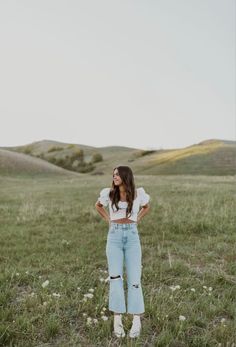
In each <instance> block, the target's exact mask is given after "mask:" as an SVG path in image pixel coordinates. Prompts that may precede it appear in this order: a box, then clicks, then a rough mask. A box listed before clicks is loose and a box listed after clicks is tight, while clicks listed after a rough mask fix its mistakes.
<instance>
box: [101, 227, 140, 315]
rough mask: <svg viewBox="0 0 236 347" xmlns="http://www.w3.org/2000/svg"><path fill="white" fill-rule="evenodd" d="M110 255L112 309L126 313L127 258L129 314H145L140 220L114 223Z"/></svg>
mask: <svg viewBox="0 0 236 347" xmlns="http://www.w3.org/2000/svg"><path fill="white" fill-rule="evenodd" d="M106 256H107V261H108V272H109V310H110V311H114V312H116V313H124V312H126V305H125V294H124V285H123V282H124V279H123V260H125V267H126V272H127V285H128V300H127V301H128V307H127V313H132V314H135V313H136V314H139V313H143V312H144V299H143V291H142V286H141V272H142V252H141V244H140V238H139V232H138V228H137V223H135V222H134V223H126V224H121V223H114V222H111V223H110V226H109V231H108V235H107V243H106Z"/></svg>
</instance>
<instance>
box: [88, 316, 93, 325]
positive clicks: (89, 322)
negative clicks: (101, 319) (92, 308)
mask: <svg viewBox="0 0 236 347" xmlns="http://www.w3.org/2000/svg"><path fill="white" fill-rule="evenodd" d="M91 323H92V318H91V317H87V325H91Z"/></svg>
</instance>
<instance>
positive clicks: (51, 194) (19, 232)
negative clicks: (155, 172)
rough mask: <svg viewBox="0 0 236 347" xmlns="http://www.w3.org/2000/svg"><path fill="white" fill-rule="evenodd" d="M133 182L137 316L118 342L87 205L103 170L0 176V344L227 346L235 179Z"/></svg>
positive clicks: (233, 291) (100, 234)
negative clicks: (140, 305)
mask: <svg viewBox="0 0 236 347" xmlns="http://www.w3.org/2000/svg"><path fill="white" fill-rule="evenodd" d="M135 182H136V186H137V187H139V186H143V187H144V188H145V190H146V191H147V192H148V193H149V194H150V196H151V210H150V212H149V214H148V215H146V216H145V217H144V218H143V219H142V220H141V222H140V223H139V224H138V230H139V234H140V240H141V245H142V252H143V258H142V263H143V272H142V287H143V293H144V300H145V310H146V311H145V314H144V315H143V317H142V334H141V336H140V338H139V339H136V341H133V340H131V339H130V338H129V337H125V338H124V339H123V340H122V342H120V340H119V339H117V338H115V337H113V336H112V327H113V317H112V312H110V311H109V310H108V302H107V300H108V286H109V282H108V281H106V278H107V276H108V273H107V259H106V254H105V245H106V237H107V232H108V224H107V223H106V222H105V221H104V220H103V219H102V218H101V216H100V215H99V214H98V212H97V211H96V210H95V207H94V204H95V202H96V200H97V197H98V194H99V191H100V190H101V189H102V188H103V187H109V186H110V183H111V175H110V176H108V175H104V176H99V177H98V176H97V177H94V176H89V175H84V176H83V175H82V176H80V177H78V178H77V177H75V178H74V177H71V176H70V177H68V178H67V177H59V176H55V177H46V176H45V177H43V176H42V177H34V178H27V177H18V178H17V177H11V178H10V177H8V178H7V177H1V176H0V186H1V200H0V220H1V223H0V229H1V230H0V244H1V253H0V260H1V262H0V266H1V271H0V284H1V292H0V307H1V311H0V312H1V313H0V315H1V325H0V345H1V346H17V347H31V346H37V347H39V346H40V347H48V346H58V347H59V346H60V347H61V346H63V347H64V346H65V347H67V346H68V347H69V346H82V347H84V346H86V347H87V346H158V347H159V346H162V347H167V346H171V347H185V346H186V347H187V346H194V347H204V346H207V347H213V346H227V347H229V346H231V347H232V346H236V338H235V297H236V265H235V264H236V262H235V261H236V255H235V239H236V233H235V231H236V216H235V211H236V199H235V197H236V185H235V183H236V178H235V176H234V177H233V176H214V177H211V176H183V175H182V176H152V175H148V176H137V177H136V178H135ZM124 270H125V269H124ZM124 280H125V288H126V289H127V286H126V276H124ZM85 294H89V295H85ZM90 318H91V319H90ZM123 323H124V327H125V330H126V332H128V330H129V329H130V327H131V323H132V316H127V315H124V317H123Z"/></svg>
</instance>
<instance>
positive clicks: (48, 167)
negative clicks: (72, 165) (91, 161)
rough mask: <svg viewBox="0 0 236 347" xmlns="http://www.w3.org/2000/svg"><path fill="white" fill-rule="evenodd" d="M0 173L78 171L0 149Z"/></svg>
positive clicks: (66, 172)
mask: <svg viewBox="0 0 236 347" xmlns="http://www.w3.org/2000/svg"><path fill="white" fill-rule="evenodd" d="M0 175H4V176H5V175H7V176H12V175H13V176H14V175H53V176H56V175H60V176H61V175H63V176H65V175H67V176H68V175H71V176H72V175H73V176H75V175H76V176H78V175H79V174H78V173H75V172H72V171H67V170H64V169H62V168H60V167H58V166H56V165H53V164H51V163H48V162H47V161H45V160H42V159H40V158H34V157H32V156H30V155H27V154H23V153H17V152H13V151H9V150H5V149H0Z"/></svg>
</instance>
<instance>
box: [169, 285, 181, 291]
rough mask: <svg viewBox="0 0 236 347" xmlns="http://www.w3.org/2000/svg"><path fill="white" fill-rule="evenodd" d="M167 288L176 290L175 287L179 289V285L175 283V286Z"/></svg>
mask: <svg viewBox="0 0 236 347" xmlns="http://www.w3.org/2000/svg"><path fill="white" fill-rule="evenodd" d="M169 288H170V289H171V290H172V291H174V290H176V289H180V285H179V284H177V286H169Z"/></svg>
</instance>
